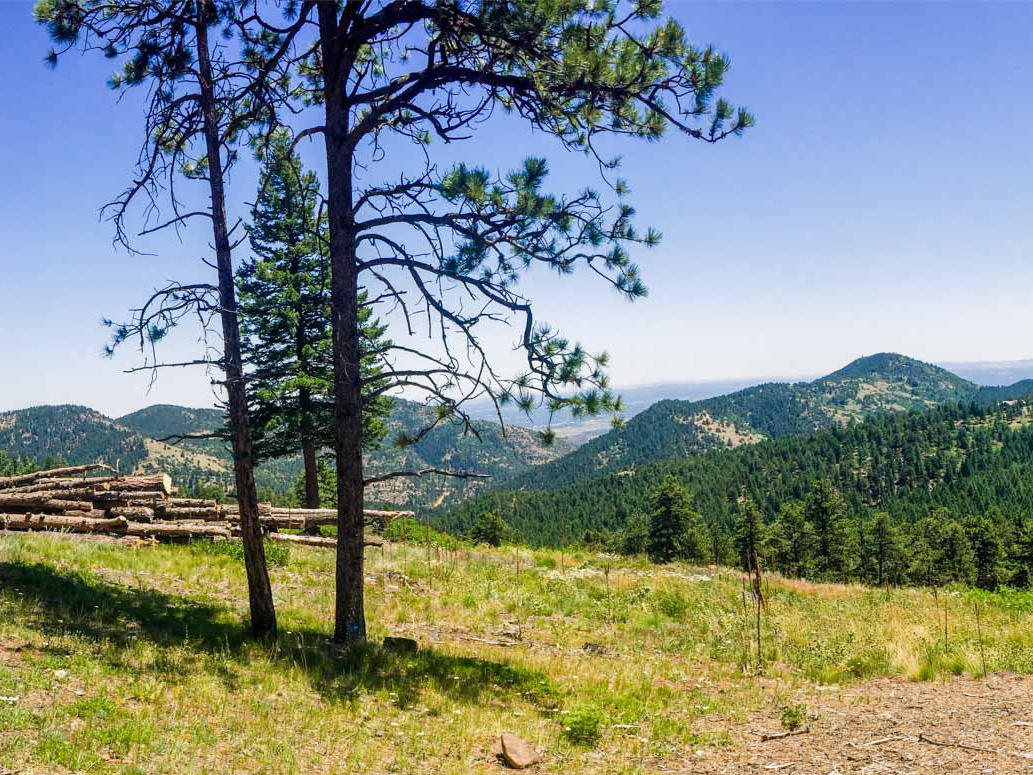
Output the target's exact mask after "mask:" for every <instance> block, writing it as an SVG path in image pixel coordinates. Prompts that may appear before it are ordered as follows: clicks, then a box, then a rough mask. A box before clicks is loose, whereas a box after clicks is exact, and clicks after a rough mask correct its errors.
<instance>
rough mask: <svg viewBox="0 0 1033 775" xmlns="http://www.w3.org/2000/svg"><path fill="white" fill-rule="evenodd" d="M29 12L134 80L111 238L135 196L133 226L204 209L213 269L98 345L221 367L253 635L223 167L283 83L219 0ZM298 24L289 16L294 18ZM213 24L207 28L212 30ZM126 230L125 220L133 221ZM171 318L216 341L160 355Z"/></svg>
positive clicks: (110, 208)
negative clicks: (132, 146)
mask: <svg viewBox="0 0 1033 775" xmlns="http://www.w3.org/2000/svg"><path fill="white" fill-rule="evenodd" d="M34 13H35V17H36V20H37V22H39V23H40V24H42V25H43V26H44V27H46V29H47V31H48V32H49V33H50V36H51V39H52V40H53V41H54V43H55V45H56V46H57V49H52V50H51V51H50V53H49V55H48V56H47V60H48V62H49V63H50V64H51V65H56V64H57V62H58V59H59V58H60V56H61V55H62V54H64V53H67V52H69V51H72V50H75V49H77V48H78V49H80V50H82V51H84V52H85V51H92V52H97V53H102V54H103V56H104V57H105V58H106V59H109V60H117V61H118V62H119V65H120V66H119V67H117V68H116V70H115V73H114V75H113V76H112V77H111V79H110V80H109V81H108V85H109V86H110V87H111V88H113V89H115V90H117V91H119V92H121V93H123V94H124V93H125V92H127V91H129V90H132V89H135V88H136V87H142V88H141V89H140V91H143V92H145V95H146V96H145V97H144V99H143V100H142V102H143V105H144V108H143V113H144V115H143V131H142V133H141V134H142V136H143V138H144V140H143V144H142V148H141V149H140V153H139V157H138V162H137V169H136V170H135V171H134V173H133V176H132V179H131V182H130V183H129V184H128V185H127V186H126V188H125V189H124V191H123V193H122V194H120V195H119V196H118V197H116V198H115V200H114V201H112V202H110V203H109V204H107V205H105V207H104V211H105V213H106V214H107V215H108V216H109V217H110V220H111V221H112V223H113V224H114V229H115V239H116V241H117V242H119V243H121V244H122V245H123V246H124V247H126V248H127V249H128V250H130V251H133V250H134V248H133V246H132V244H131V243H130V239H129V236H128V235H129V225H128V219H129V216H130V214H131V213H132V212H134V211H136V209H137V207H136V205H139V204H142V205H143V210H144V212H145V213H146V214H147V216H146V220H145V222H144V229H143V231H142V232H141V233H140V236H143V235H146V234H150V233H153V232H156V231H160V230H162V229H168V228H176V229H178V228H182V227H185V226H186V225H187V224H188V223H190V222H191V221H193V220H194V219H195V218H197V217H203V218H205V219H206V220H207V222H208V225H209V227H210V229H211V232H210V238H211V245H212V251H213V253H214V259H215V260H214V262H206V263H208V265H209V266H212V267H213V268H214V269H215V278H214V282H207V283H206V282H191V283H176V282H174V283H170V284H168V285H166V286H165V287H162V288H160V289H158V290H157V291H155V292H154V293H153V294H151V296H150V297H149V298H148V299H147V300H146V301H145V302H144V303H143V304H142V305H141V306H140V307H139V308H137V309H135V310H133V312H132V313H131V319H130V320H129V321H127V322H125V323H123V324H120V325H115V324H114V323H112V322H111V321H108V323H109V324H110V325H112V326H113V327H114V329H115V333H114V335H113V336H112V342H111V344H110V345H109V346H108V348H107V351H108V353H109V354H111V353H113V352H114V349H115V348H117V347H119V346H120V345H122V344H124V343H126V342H129V341H132V342H134V343H136V344H138V346H139V348H140V350H141V352H142V353H144V355H143V358H144V364H143V365H142V366H140V367H139V369H140V370H150V371H151V372H152V373H156V370H157V369H160V368H165V367H176V368H179V367H181V366H184V365H198V366H204V367H205V368H212V367H215V368H218V369H220V370H221V371H222V372H223V377H224V379H223V380H222V383H221V384H222V385H223V387H224V388H225V391H226V408H227V421H228V427H229V437H230V444H231V447H232V450H233V473H234V482H235V487H236V493H237V503H238V507H239V513H240V534H241V539H242V542H243V554H244V567H245V570H246V572H247V579H248V596H249V604H250V605H249V607H250V613H251V628H252V631H253V633H254V634H255V635H256V636H258V637H271V636H273V635H275V633H276V610H275V605H274V601H273V593H272V585H271V584H270V581H269V572H268V568H267V565H266V560H265V544H264V542H263V539H262V529H261V524H260V521H259V514H258V492H257V488H256V485H255V472H254V467H255V457H254V449H253V444H252V434H251V422H250V417H249V413H248V406H247V395H246V388H245V379H244V366H243V362H242V358H241V350H240V325H239V321H238V315H237V299H236V287H235V283H234V271H233V249H234V246H235V245H234V241H233V239H232V237H231V234H232V229H231V228H230V226H229V222H228V217H227V210H228V203H227V195H226V187H227V179H228V175H229V172H230V170H231V168H232V166H233V164H234V162H235V161H236V159H237V153H236V149H235V146H236V145H238V144H239V143H241V142H243V141H246V140H247V139H248V138H249V137H258V136H265V135H266V134H267V133H268V132H269V131H270V129H271V127H272V126H273V125H275V123H276V115H277V111H276V109H275V107H274V106H275V105H276V104H277V103H279V102H280V101H281V99H282V96H283V94H282V92H281V89H282V88H283V87H284V86H285V85H286V84H287V83H289V81H285V80H284V79H283V78H282V77H281V76H282V73H281V72H279V71H278V70H277V68H276V67H275V66H269V67H259V66H258V60H257V58H256V57H257V50H256V49H254V48H252V47H249V46H248V47H240V48H231V47H229V46H226V45H223V44H222V43H221V42H220V41H219V40H218V36H219V34H220V32H228V31H230V30H232V27H233V25H234V23H236V22H237V21H239V18H238V15H237V14H238V11H237V9H236V8H235V7H234V6H232V5H231V4H227V3H217V2H215V0H134V1H133V2H119V1H117V0H116V2H107V0H77V1H75V2H67V1H66V0H38V2H37V4H36V7H35V12H34ZM298 29H300V27H299V28H298ZM213 35H214V36H215V37H216V40H214V41H213V40H212V37H213ZM185 182H197V183H200V184H202V185H203V189H202V191H199V192H198V193H199V195H200V196H199V198H200V199H201V201H205V202H206V203H207V204H206V205H204V206H203V208H202V209H186V208H184V207H183V206H182V199H181V198H180V196H181V193H182V189H183V187H184V186H183V184H184V183H185ZM162 200H164V201H165V202H167V204H168V211H167V212H163V213H162V216H163V218H162V220H161V221H160V222H159V221H157V220H152V219H151V216H153V215H156V214H157V213H158V212H159V210H162V209H163V208H161V207H160V206H159V202H161V201H162ZM133 231H134V232H135V229H134V230H133ZM183 320H191V321H192V320H198V321H200V324H201V326H202V328H203V329H204V330H203V336H204V339H205V340H206V341H207V339H208V337H207V335H208V334H209V333H214V332H212V331H210V330H209V329H210V328H211V327H213V321H215V320H218V322H219V332H218V333H219V338H220V340H221V348H220V350H221V351H220V352H218V354H217V356H216V357H211V353H207V352H206V353H205V354H204V356H203V357H199V358H196V359H194V360H190V361H185V362H182V361H178V360H177V361H176V362H174V363H161V362H160V361H159V360H158V359H157V358H156V355H155V353H156V349H157V346H158V344H159V343H160V342H161V341H162V340H163V339H164V338H165V337H166V336H167V334H168V333H169V331H170V330H171V329H173V328H175V327H176V326H177V325H179V323H180V322H182V321H183Z"/></svg>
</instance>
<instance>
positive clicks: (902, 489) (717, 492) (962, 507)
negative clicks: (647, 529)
mask: <svg viewBox="0 0 1033 775" xmlns="http://www.w3.org/2000/svg"><path fill="white" fill-rule="evenodd" d="M1031 416H1033V410H1031V404H1030V402H1029V401H1026V400H1023V401H1016V402H1010V403H1002V404H994V405H991V406H989V407H981V406H978V405H976V404H975V403H971V402H970V403H967V404H963V405H958V404H949V405H944V406H941V407H936V408H933V409H928V410H924V411H914V412H908V413H898V414H890V413H880V414H876V415H873V416H871V417H869V418H868V419H867V420H865V421H864V422H861V423H856V424H852V425H849V426H847V427H834V428H832V429H831V430H827V431H823V432H819V433H815V434H812V435H807V436H787V437H784V438H780V439H771V440H766V441H763V442H759V443H757V444H752V445H744V446H740V447H738V448H736V449H725V450H712V451H710V452H707V453H704V454H700V455H694V456H689V457H681V458H673V459H668V460H665V461H661V462H655V463H651V464H648V465H644V466H641V467H639V468H637V469H635V470H622V471H617V472H613V473H609V474H603V475H597V476H594V477H586V478H584V479H582V480H579V481H577V482H575V483H574V484H571V485H568V486H566V487H562V488H556V489H551V490H545V489H540V490H531V489H526V490H521V491H518V490H499V491H494V492H488V493H483V494H481V495H479V496H477V497H475V498H473V499H471V500H469V501H467V502H465V503H463V504H460V505H459V506H458V507H456V508H453V509H450V510H441V511H440V512H439V513H438V514H437V516H436V519H437V521H438V523H439V524H440V525H442V526H443V527H445V528H447V529H449V530H453V531H463V530H468V529H469V527H470V525H472V524H473V521H474V520H475V519H476V517H477V516H478V515H480V514H481V513H483V512H485V511H491V512H494V513H495V514H497V515H499V516H501V517H502V518H503V519H505V520H506V521H507V522H509V524H510V525H511V526H512V527H514V528H516V529H517V530H518V531H519V532H520V533H521V534H522V535H523V536H524V537H525V538H526V539H527V540H528V541H530V542H531V543H532V544H552V545H555V544H559V543H562V542H563V541H564V539H567V540H571V539H575V538H579V537H581V536H582V535H583V534H584V533H585V531H612V530H617V529H620V528H622V527H623V526H624V525H625V524H626V523H627V522H628V520H629V519H630V518H632V517H633V516H634V515H635V514H640V513H645V512H647V511H648V510H649V509H650V505H649V504H650V498H651V495H652V493H653V492H654V491H655V490H656V488H657V486H658V484H659V482H660V481H661V480H662V479H663V477H664V476H665V475H668V474H670V475H673V476H674V477H675V478H676V479H677V480H678V481H679V482H681V483H682V484H684V486H685V487H686V489H687V491H688V492H689V494H690V495H691V497H692V502H693V506H694V508H695V509H696V510H698V511H699V512H700V513H701V514H702V516H703V519H704V520H705V521H706V523H707V524H708V525H709V526H711V527H712V528H715V529H718V530H720V531H723V532H724V533H725V534H728V533H730V530H731V526H732V524H733V521H734V518H735V515H736V513H737V509H738V505H737V501H738V499H739V498H740V496H744V495H745V496H747V497H749V498H750V499H752V500H753V501H754V502H755V503H756V504H757V505H758V506H759V508H760V510H761V512H762V514H763V515H764V517H765V518H766V519H767V520H768V521H770V520H771V519H773V518H774V516H775V515H776V514H777V513H778V511H779V508H780V507H781V506H782V505H783V504H784V503H787V502H790V501H799V500H802V499H803V498H804V497H805V496H806V495H807V494H808V492H809V491H810V490H811V488H812V487H813V485H814V483H815V482H816V481H818V480H820V479H828V480H829V481H831V482H832V484H833V485H834V486H835V487H837V488H838V489H839V490H840V492H841V493H842V495H843V498H844V500H845V505H846V508H847V510H848V512H849V513H851V514H854V515H859V514H862V513H865V512H867V511H869V510H872V509H879V510H885V511H887V512H889V513H890V514H891V515H892V516H893V517H894V518H895V520H896V521H899V522H908V521H913V520H916V519H918V518H921V517H923V516H925V515H927V514H928V513H929V512H931V511H932V510H934V509H937V508H942V509H944V510H946V512H947V513H950V514H953V515H957V516H964V515H983V514H987V513H989V512H995V513H1000V514H1003V515H1005V516H1006V517H1007V518H1009V519H1012V520H1020V519H1022V518H1025V517H1028V516H1030V515H1033V425H1031V424H1030V423H1031Z"/></svg>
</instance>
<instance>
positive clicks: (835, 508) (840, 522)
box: [803, 479, 851, 581]
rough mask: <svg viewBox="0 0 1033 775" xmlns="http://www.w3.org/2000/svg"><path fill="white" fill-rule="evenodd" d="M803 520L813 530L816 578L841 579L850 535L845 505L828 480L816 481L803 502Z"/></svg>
mask: <svg viewBox="0 0 1033 775" xmlns="http://www.w3.org/2000/svg"><path fill="white" fill-rule="evenodd" d="M803 514H804V518H805V519H806V520H807V521H808V522H809V523H810V524H811V525H813V527H814V535H815V542H814V567H815V570H816V572H817V574H818V575H819V576H821V577H822V578H826V579H834V580H837V581H841V580H844V579H845V578H846V576H847V572H848V570H849V557H850V545H851V541H850V535H849V530H848V524H847V519H846V503H845V502H844V501H843V496H842V495H840V493H839V490H837V489H836V487H835V486H834V485H833V484H832V482H831V480H829V479H819V480H818V481H816V482H815V483H814V485H813V487H812V488H811V492H810V493H809V494H808V496H807V499H806V500H805V501H804V509H803Z"/></svg>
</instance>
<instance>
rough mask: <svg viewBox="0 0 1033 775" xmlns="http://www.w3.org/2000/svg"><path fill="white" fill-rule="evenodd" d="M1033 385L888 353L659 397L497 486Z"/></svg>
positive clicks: (627, 465) (1023, 390)
mask: <svg viewBox="0 0 1033 775" xmlns="http://www.w3.org/2000/svg"><path fill="white" fill-rule="evenodd" d="M1030 392H1033V384H1031V383H1029V382H1022V383H1018V384H1016V385H1014V386H1012V387H1009V388H980V387H979V386H978V385H975V384H974V383H971V382H968V381H967V380H963V379H961V378H960V377H958V376H956V375H954V374H951V373H950V372H949V371H946V370H944V369H941V368H939V367H938V366H933V365H932V364H928V363H923V362H921V361H917V360H914V359H912V358H908V357H906V356H903V355H898V354H895V353H880V354H877V355H871V356H867V357H864V358H859V359H857V360H856V361H853V362H852V363H850V364H849V365H847V366H846V367H844V368H842V369H840V370H839V371H836V372H833V373H832V374H829V375H828V376H825V377H821V378H819V379H816V380H813V381H811V382H798V383H792V384H791V383H774V382H772V383H766V384H762V385H756V386H754V387H750V388H746V389H744V390H740V391H737V392H735V393H730V394H728V395H725V396H718V397H715V398H708V399H705V400H702V401H659V402H657V403H655V404H653V406H651V407H650V408H649V409H647V410H646V411H644V412H642V413H641V414H638V415H636V416H635V417H633V418H632V419H631V420H629V421H628V422H627V423H625V424H624V425H623V426H621V427H618V428H615V429H614V430H612V431H610V432H609V433H607V434H605V435H603V436H600V437H598V438H596V439H593V440H591V441H589V442H588V443H586V444H584V445H583V446H581V447H579V448H578V449H577V450H575V451H574V452H573V453H571V454H569V455H566V456H564V457H562V458H560V459H559V460H556V461H555V462H553V463H549V464H548V465H544V466H540V467H538V468H536V469H535V470H533V471H531V472H528V473H527V474H525V475H518V476H515V477H510V478H508V479H506V480H504V481H500V482H498V483H497V486H499V487H505V488H506V489H553V488H556V487H563V486H566V485H569V484H572V483H573V482H575V481H577V480H579V479H583V478H585V477H586V476H592V475H595V474H602V473H608V472H619V471H625V470H628V469H633V468H635V467H636V466H640V465H644V464H647V463H650V462H655V461H658V460H663V459H666V458H675V457H682V456H685V455H693V454H698V453H701V452H707V451H710V450H715V449H728V448H734V447H738V446H742V445H744V444H752V443H755V442H758V441H762V440H764V439H777V438H782V437H785V436H791V435H799V434H808V433H814V432H817V431H822V430H829V429H831V428H837V427H844V426H846V425H847V424H849V423H851V422H855V421H858V420H862V419H864V418H866V417H870V416H872V415H875V414H880V413H888V412H905V411H908V410H912V409H922V408H927V407H931V406H936V405H938V404H942V403H945V402H950V401H954V402H962V401H976V402H977V403H980V404H986V403H989V402H991V401H994V400H1000V399H1004V398H1015V397H1019V396H1022V395H1027V394H1029V393H1030Z"/></svg>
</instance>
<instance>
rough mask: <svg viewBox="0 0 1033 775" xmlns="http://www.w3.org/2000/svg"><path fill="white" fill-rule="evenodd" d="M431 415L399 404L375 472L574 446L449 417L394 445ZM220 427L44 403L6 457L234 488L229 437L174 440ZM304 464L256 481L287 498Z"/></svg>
mask: <svg viewBox="0 0 1033 775" xmlns="http://www.w3.org/2000/svg"><path fill="white" fill-rule="evenodd" d="M432 418H433V414H432V410H431V409H429V408H427V407H425V406H422V405H420V404H416V403H413V402H411V401H404V400H398V401H396V402H395V406H394V409H393V410H392V413H391V416H390V417H389V419H388V435H387V438H386V439H385V441H384V443H383V445H382V446H381V447H380V448H379V449H375V450H370V451H369V452H368V453H367V455H366V463H367V465H368V466H369V473H370V475H377V474H383V473H387V472H389V471H394V470H399V469H404V470H413V471H419V470H422V469H425V468H439V469H445V470H450V471H469V472H477V473H484V474H488V475H490V476H500V475H505V474H513V473H518V472H521V471H525V470H528V469H529V468H530V467H531V466H532V465H534V464H537V463H542V462H547V461H550V460H553V459H555V458H556V457H558V456H559V455H562V454H564V453H565V452H567V451H569V449H570V448H569V447H568V446H567V445H565V444H564V443H562V442H558V443H556V444H554V445H552V446H549V447H546V446H544V445H543V444H542V443H541V442H540V441H539V440H538V437H537V436H536V435H535V434H534V433H532V432H531V431H528V430H527V429H524V428H506V431H505V433H503V432H502V428H501V426H499V425H498V424H497V423H491V422H487V421H483V420H476V421H474V429H475V431H476V435H475V434H473V433H464V432H463V429H462V427H461V426H460V425H458V424H456V423H453V422H449V421H444V422H442V423H441V424H439V425H438V426H437V427H435V428H434V429H433V430H431V431H430V432H428V433H426V434H424V435H423V436H422V437H420V438H419V439H418V440H417V441H416V442H415V443H413V444H410V445H408V446H405V447H399V446H397V445H396V444H395V441H396V440H397V439H399V438H400V437H408V436H413V435H415V434H417V433H418V431H420V430H421V429H422V428H424V427H425V426H426V425H428V424H429V423H430V422H431V420H432ZM222 426H223V414H222V412H221V411H220V410H218V409H193V408H188V407H183V406H172V405H168V404H159V405H155V406H150V407H147V408H145V409H141V410H140V411H137V412H133V413H131V414H127V415H125V416H123V417H120V418H118V419H117V420H114V419H111V418H109V417H105V416H104V415H102V414H100V413H99V412H95V411H93V410H92V409H87V408H86V407H78V406H41V407H35V408H32V409H25V410H21V411H17V412H7V413H4V414H0V452H6V453H7V454H8V455H9V456H10V457H14V458H25V459H31V460H36V461H40V462H42V461H44V460H46V459H48V458H49V459H60V460H62V461H65V462H68V463H70V464H78V463H92V462H105V463H108V464H109V465H112V466H115V465H118V466H120V467H121V470H123V471H132V470H136V471H139V472H141V473H149V472H153V471H159V470H160V471H165V472H167V473H169V474H170V475H172V477H173V478H174V479H175V480H176V481H177V482H178V483H180V485H181V486H182V487H184V488H185V489H186V490H192V489H195V488H197V487H198V486H203V485H210V484H215V485H219V486H224V487H228V486H229V485H230V484H231V483H232V479H233V476H232V471H233V468H232V456H231V454H230V450H229V447H228V445H227V443H226V442H225V441H223V440H222V439H219V438H177V437H184V436H189V435H191V434H193V435H201V436H204V435H213V434H216V435H217V433H218V431H219V430H220V428H221V427H222ZM162 439H164V440H165V441H161V440H162ZM301 468H302V465H301V458H300V456H291V457H284V458H279V459H275V460H268V461H265V462H263V463H262V464H261V465H259V466H258V467H257V469H256V471H255V479H256V481H257V483H258V486H259V488H260V489H261V490H263V495H264V496H265V497H274V496H275V497H277V498H289V497H292V495H293V492H294V487H295V484H296V483H297V481H298V478H299V476H300V475H301ZM489 481H490V480H484V479H468V480H463V479H452V478H446V477H442V476H436V475H435V476H425V477H418V478H401V479H394V480H391V481H390V482H385V483H383V484H379V485H375V486H373V487H371V488H370V489H369V491H368V494H367V498H368V500H369V501H370V502H371V503H389V504H404V505H407V506H413V507H416V508H424V507H427V506H431V505H440V504H441V503H444V502H446V501H448V500H450V499H451V498H454V497H455V496H457V495H467V494H471V493H472V492H474V491H475V490H476V488H478V487H479V486H483V485H484V484H486V483H487V482H489ZM328 505H329V504H328Z"/></svg>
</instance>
